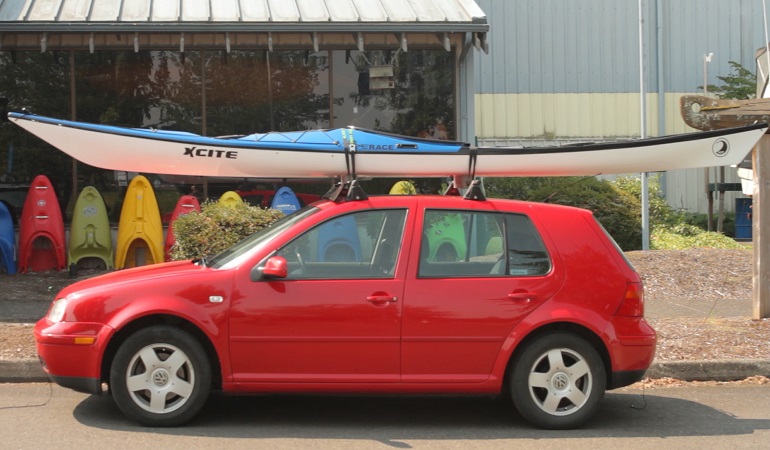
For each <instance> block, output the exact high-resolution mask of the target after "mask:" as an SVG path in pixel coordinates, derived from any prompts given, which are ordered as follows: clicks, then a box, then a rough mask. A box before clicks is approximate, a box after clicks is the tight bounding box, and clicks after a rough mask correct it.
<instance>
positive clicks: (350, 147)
mask: <svg viewBox="0 0 770 450" xmlns="http://www.w3.org/2000/svg"><path fill="white" fill-rule="evenodd" d="M343 142H344V148H345V168H346V170H347V177H346V178H345V180H344V181H343V180H338V181H337V182H336V183H335V184H334V186H333V187H332V188H331V189H329V191H327V192H326V194H324V195H323V198H326V199H329V200H331V201H338V200H340V201H342V199H344V201H353V200H367V199H368V198H369V196H368V195H367V194H366V192H364V189H363V187H361V184H360V183H359V182H358V176H357V175H356V144H355V141H353V139H352V134H351V139H350V141H348V139H347V137H345V138H343ZM477 159H478V149H475V148H473V149H471V150H470V154H469V155H468V174H467V175H455V176H453V177H452V181H451V182H450V183H449V186H448V187H447V189H446V191H444V195H458V196H459V195H460V194H461V193H460V189H461V188H462V187H463V186H468V188H467V190H466V191H465V194H463V198H464V199H466V200H477V201H485V200H486V199H487V197H486V195H484V190H483V189H482V188H481V180H480V179H479V178H476V160H477ZM469 180H470V181H469Z"/></svg>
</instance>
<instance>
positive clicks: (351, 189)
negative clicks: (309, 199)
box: [324, 130, 369, 201]
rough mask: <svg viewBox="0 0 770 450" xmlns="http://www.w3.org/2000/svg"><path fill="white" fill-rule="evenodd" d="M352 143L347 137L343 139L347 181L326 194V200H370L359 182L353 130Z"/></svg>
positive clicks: (351, 134) (341, 182)
mask: <svg viewBox="0 0 770 450" xmlns="http://www.w3.org/2000/svg"><path fill="white" fill-rule="evenodd" d="M349 134H350V142H348V139H347V136H345V137H344V138H343V142H344V146H345V170H346V171H347V180H345V181H344V182H343V181H338V182H337V183H335V185H334V187H332V188H331V189H330V190H329V192H327V193H326V194H324V198H328V199H329V200H332V201H337V199H339V198H344V199H345V200H346V201H351V200H367V199H368V198H369V196H368V195H366V192H364V188H363V187H361V185H360V184H359V182H358V179H357V175H356V143H355V141H354V140H353V133H352V130H349Z"/></svg>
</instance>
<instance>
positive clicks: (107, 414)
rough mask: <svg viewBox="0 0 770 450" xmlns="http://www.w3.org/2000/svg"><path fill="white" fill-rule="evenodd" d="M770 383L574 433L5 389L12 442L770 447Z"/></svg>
mask: <svg viewBox="0 0 770 450" xmlns="http://www.w3.org/2000/svg"><path fill="white" fill-rule="evenodd" d="M768 399H770V386H757V385H754V386H749V385H734V384H733V385H722V386H693V385H686V386H682V387H666V388H655V389H648V390H647V391H646V392H642V390H640V389H622V390H618V391H613V392H610V393H608V394H607V396H606V397H605V400H604V403H603V406H602V409H601V411H600V413H599V415H598V416H597V417H596V419H595V420H594V421H593V422H591V423H590V424H589V425H588V426H587V427H586V428H584V429H581V430H571V431H561V432H556V431H542V430H537V429H533V428H532V427H530V426H529V425H527V424H526V423H524V422H523V421H522V419H521V418H520V417H519V416H518V415H517V414H516V413H514V412H513V409H512V408H511V407H510V405H509V404H508V403H507V402H504V401H502V400H499V399H490V398H446V397H419V398H403V397H402V398H393V397H376V398H372V397H311V396H264V397H214V398H213V399H212V401H210V403H209V405H208V406H207V408H206V409H205V411H204V413H203V414H202V415H200V416H199V417H198V418H196V419H195V420H194V421H193V422H192V423H190V424H188V425H187V426H184V427H180V428H170V429H153V428H143V427H139V426H136V425H134V424H132V423H130V422H128V421H127V420H126V419H125V418H123V416H122V415H121V414H120V412H119V411H118V410H117V408H116V407H115V406H114V404H113V403H112V400H111V399H110V398H109V397H95V396H88V395H85V394H78V393H76V392H72V391H69V390H65V389H62V388H58V387H56V386H51V385H49V384H45V383H24V384H0V436H2V438H3V447H4V448H18V449H33V448H34V449H38V448H78V449H105V448H135V449H143V448H164V449H174V448H179V449H190V448H195V449H222V448H227V449H228V450H229V449H240V448H249V449H255V448H269V449H284V448H285V449H291V450H297V449H310V448H312V449H335V450H338V449H343V450H344V449H370V448H371V449H388V448H397V449H412V448H414V449H474V448H483V449H497V448H500V449H502V448H505V449H510V448H517V449H529V448H532V449H535V448H537V449H543V448H559V449H563V448H570V449H591V450H595V449H596V448H619V449H623V448H650V447H651V446H661V445H662V446H665V448H675V449H688V448H692V449H698V450H702V449H703V448H720V447H722V448H731V449H732V448H736V449H737V448H751V449H755V448H767V443H768V442H770V408H768V405H769V403H768V401H770V400H768Z"/></svg>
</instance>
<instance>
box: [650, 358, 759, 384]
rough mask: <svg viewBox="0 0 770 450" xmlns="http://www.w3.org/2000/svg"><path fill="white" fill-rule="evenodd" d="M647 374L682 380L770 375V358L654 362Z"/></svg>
mask: <svg viewBox="0 0 770 450" xmlns="http://www.w3.org/2000/svg"><path fill="white" fill-rule="evenodd" d="M646 376H647V377H649V378H653V379H656V378H676V379H677V380H682V381H736V380H743V379H745V378H748V377H753V376H764V377H770V360H766V359H723V360H716V361H663V362H657V363H653V364H652V367H650V368H649V370H647V374H646Z"/></svg>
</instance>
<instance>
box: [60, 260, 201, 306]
mask: <svg viewBox="0 0 770 450" xmlns="http://www.w3.org/2000/svg"><path fill="white" fill-rule="evenodd" d="M211 270H213V269H210V268H207V267H205V266H202V265H200V264H196V263H194V262H192V261H189V260H188V261H174V262H169V263H163V264H152V265H149V266H142V267H135V268H131V269H124V270H118V271H115V272H110V273H107V274H104V275H100V276H97V277H93V278H88V279H85V280H82V281H78V282H76V283H74V284H71V285H69V286H67V287H66V288H64V289H62V290H61V292H59V294H58V295H57V298H62V297H69V296H76V297H79V296H81V295H87V294H89V293H93V292H94V291H96V290H98V291H101V292H105V291H107V290H111V289H114V288H126V286H125V285H126V284H129V285H134V283H141V284H138V285H134V286H133V287H134V288H135V287H136V286H139V285H141V286H142V288H143V289H145V288H146V287H147V286H146V283H148V282H153V281H160V280H161V279H164V278H168V277H179V276H201V275H202V274H203V273H205V272H207V271H211ZM193 274H195V275H193ZM129 287H132V286H129Z"/></svg>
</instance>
